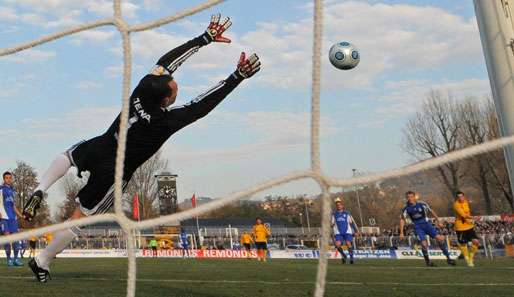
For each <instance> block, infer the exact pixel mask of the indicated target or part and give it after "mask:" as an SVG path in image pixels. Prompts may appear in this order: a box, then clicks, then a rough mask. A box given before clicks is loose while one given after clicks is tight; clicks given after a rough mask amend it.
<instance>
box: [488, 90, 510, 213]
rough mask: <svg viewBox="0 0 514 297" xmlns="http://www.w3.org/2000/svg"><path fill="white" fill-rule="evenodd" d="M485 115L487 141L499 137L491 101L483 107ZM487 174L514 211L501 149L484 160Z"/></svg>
mask: <svg viewBox="0 0 514 297" xmlns="http://www.w3.org/2000/svg"><path fill="white" fill-rule="evenodd" d="M485 113H486V115H487V118H486V123H487V126H488V128H487V133H488V135H487V137H488V138H489V139H496V138H499V137H500V129H499V126H498V118H497V116H496V110H495V108H494V103H493V101H492V100H490V99H489V100H488V103H487V106H486V107H485ZM486 161H487V166H488V168H489V172H490V174H491V176H492V183H493V184H494V185H495V187H497V188H498V189H499V191H500V192H501V195H502V196H503V197H504V199H505V201H506V202H507V204H508V205H509V207H510V209H511V211H514V197H513V194H512V189H511V187H510V180H509V174H508V171H507V166H506V163H505V162H506V161H505V155H504V153H503V150H502V149H499V150H496V151H493V152H490V153H489V154H488V158H487V159H486Z"/></svg>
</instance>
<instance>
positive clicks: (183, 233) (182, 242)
mask: <svg viewBox="0 0 514 297" xmlns="http://www.w3.org/2000/svg"><path fill="white" fill-rule="evenodd" d="M180 247H181V248H182V258H185V257H186V254H187V257H188V258H189V242H188V241H187V234H186V231H185V230H184V229H182V230H181V231H180Z"/></svg>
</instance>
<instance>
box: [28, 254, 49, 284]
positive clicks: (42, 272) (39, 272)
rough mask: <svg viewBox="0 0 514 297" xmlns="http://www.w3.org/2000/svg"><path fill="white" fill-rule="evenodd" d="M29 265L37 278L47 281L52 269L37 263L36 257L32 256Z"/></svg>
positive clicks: (41, 281) (43, 281) (42, 281)
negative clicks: (49, 269)
mask: <svg viewBox="0 0 514 297" xmlns="http://www.w3.org/2000/svg"><path fill="white" fill-rule="evenodd" d="M29 267H30V269H31V270H32V272H34V275H35V276H36V279H37V281H38V282H40V283H46V282H47V281H48V280H49V279H51V277H50V271H48V270H46V269H43V268H41V267H39V266H38V265H37V262H36V259H34V258H32V259H30V261H29Z"/></svg>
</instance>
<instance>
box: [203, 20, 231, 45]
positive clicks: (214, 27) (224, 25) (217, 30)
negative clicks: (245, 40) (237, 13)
mask: <svg viewBox="0 0 514 297" xmlns="http://www.w3.org/2000/svg"><path fill="white" fill-rule="evenodd" d="M220 19H221V14H219V13H218V14H213V15H212V16H211V23H210V24H209V27H207V30H206V31H205V33H206V34H207V36H208V38H209V40H210V41H214V42H225V43H230V42H231V40H230V39H228V38H226V37H224V36H223V33H224V32H225V31H227V29H228V28H229V27H230V26H231V25H232V22H231V21H230V18H229V17H226V18H225V19H223V21H221V22H220Z"/></svg>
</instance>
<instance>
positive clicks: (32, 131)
mask: <svg viewBox="0 0 514 297" xmlns="http://www.w3.org/2000/svg"><path fill="white" fill-rule="evenodd" d="M119 112H120V107H119V106H111V107H88V108H79V109H76V110H74V111H71V112H69V113H65V114H63V115H60V116H54V115H50V116H49V117H47V118H42V119H33V118H27V119H24V120H22V121H21V122H22V124H23V127H24V129H23V130H22V131H17V135H18V137H19V138H20V139H38V140H40V139H41V140H57V139H61V140H68V139H71V140H72V141H74V140H75V139H77V138H84V137H86V136H88V135H90V136H92V135H94V134H95V133H98V132H101V131H104V130H105V128H106V127H108V125H109V124H110V123H111V122H112V121H113V120H114V118H115V117H116V115H117V114H118V113H119Z"/></svg>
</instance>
